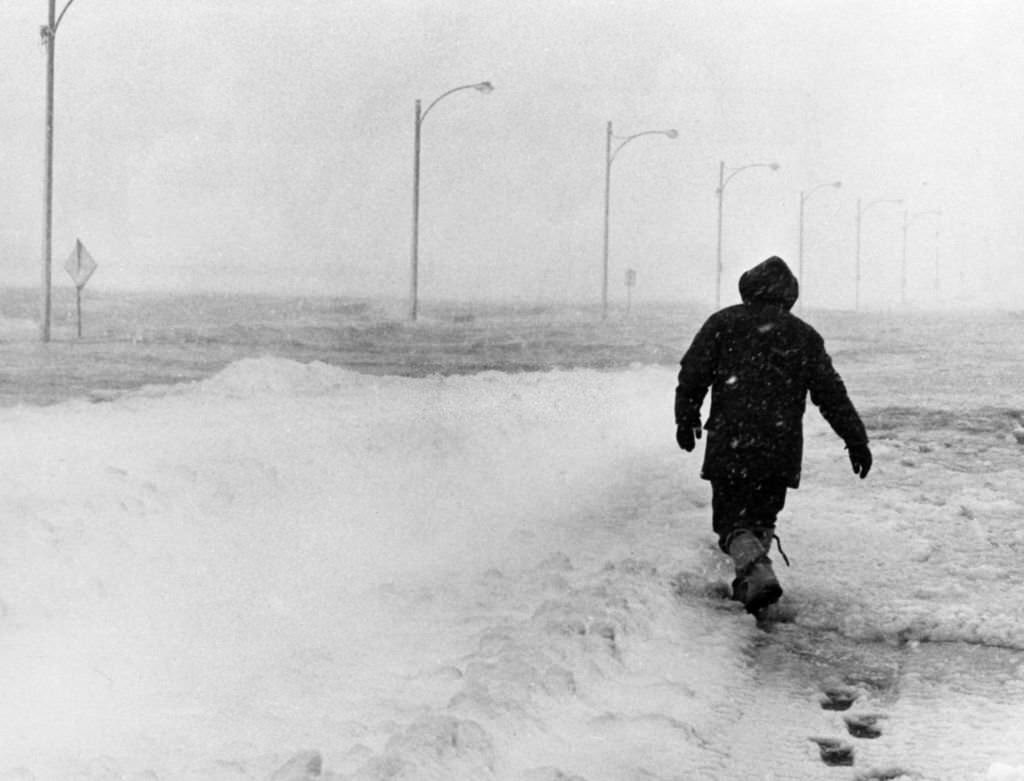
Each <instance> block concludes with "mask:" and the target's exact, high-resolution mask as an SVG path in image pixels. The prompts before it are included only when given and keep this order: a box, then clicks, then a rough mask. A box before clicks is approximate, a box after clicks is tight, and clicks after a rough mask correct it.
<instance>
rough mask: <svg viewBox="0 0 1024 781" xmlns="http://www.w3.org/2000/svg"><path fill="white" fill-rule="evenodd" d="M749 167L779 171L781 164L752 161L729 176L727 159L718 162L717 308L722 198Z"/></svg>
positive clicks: (719, 285) (717, 304)
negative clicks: (726, 189)
mask: <svg viewBox="0 0 1024 781" xmlns="http://www.w3.org/2000/svg"><path fill="white" fill-rule="evenodd" d="M748 168H771V169H772V170H773V171H778V170H779V164H778V163H750V164H749V165H742V166H740V167H739V168H734V169H732V171H731V172H730V173H729V175H728V176H726V175H725V161H721V162H720V163H719V164H718V190H716V192H717V193H718V253H717V262H716V264H715V309H718V308H719V307H720V306H721V305H722V199H723V196H724V195H725V186H726V185H727V184H729V182H730V180H731V179H732V178H733V177H734V176H736V174H738V173H739V172H740V171H746V170H747V169H748Z"/></svg>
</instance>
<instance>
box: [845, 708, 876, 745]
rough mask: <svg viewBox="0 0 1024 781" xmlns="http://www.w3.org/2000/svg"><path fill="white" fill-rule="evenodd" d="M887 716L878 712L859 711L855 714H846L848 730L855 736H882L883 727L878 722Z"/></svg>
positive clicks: (869, 737) (871, 737) (870, 737)
mask: <svg viewBox="0 0 1024 781" xmlns="http://www.w3.org/2000/svg"><path fill="white" fill-rule="evenodd" d="M884 718H885V716H883V715H881V714H878V713H858V714H856V715H853V716H844V717H843V720H844V721H845V722H846V729H847V731H848V732H849V733H850V734H851V735H852V736H853V737H855V738H868V739H873V738H880V737H882V728H881V727H879V726H878V722H879V721H881V720H882V719H884Z"/></svg>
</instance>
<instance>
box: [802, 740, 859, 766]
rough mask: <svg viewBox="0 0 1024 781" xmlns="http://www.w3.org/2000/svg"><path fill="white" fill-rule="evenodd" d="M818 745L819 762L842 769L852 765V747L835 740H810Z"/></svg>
mask: <svg viewBox="0 0 1024 781" xmlns="http://www.w3.org/2000/svg"><path fill="white" fill-rule="evenodd" d="M810 740H812V741H814V742H815V743H817V744H818V751H819V752H820V754H821V761H822V762H824V763H825V764H826V765H828V766H829V767H842V766H849V765H852V764H853V746H851V745H850V744H849V743H844V742H843V741H841V740H836V739H835V738H810Z"/></svg>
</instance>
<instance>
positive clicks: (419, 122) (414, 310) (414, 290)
mask: <svg viewBox="0 0 1024 781" xmlns="http://www.w3.org/2000/svg"><path fill="white" fill-rule="evenodd" d="M464 89H475V90H476V91H477V92H482V93H483V94H485V95H486V94H487V93H488V92H492V91H493V90H494V87H493V85H492V84H491V82H489V81H481V82H479V83H477V84H463V85H461V86H459V87H453V88H452V89H450V90H448V91H447V92H445V93H442V94H441V95H440V96H439V97H437V98H434V101H433V102H432V103H431V104H430V105H429V106H427V107H426V108H425V109H421V108H420V101H419V100H417V101H416V106H415V115H414V130H413V152H412V246H411V248H410V252H409V255H410V265H411V269H410V285H409V319H410V320H413V321H415V320H416V318H417V317H418V316H419V268H420V141H421V139H422V128H423V120H425V119H426V118H427V114H428V113H430V110H431V109H432V108H433V107H434V106H436V105H437V104H438V103H439V102H440V101H441V100H442V99H443V98H446V97H448V96H449V95H451V94H452V93H453V92H459V91H460V90H464Z"/></svg>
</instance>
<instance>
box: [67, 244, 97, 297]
mask: <svg viewBox="0 0 1024 781" xmlns="http://www.w3.org/2000/svg"><path fill="white" fill-rule="evenodd" d="M64 268H65V269H66V270H67V272H68V275H69V276H70V277H71V281H72V282H74V283H75V287H77V288H78V289H79V290H81V289H82V288H83V287H85V283H86V282H88V281H89V277H91V276H92V273H93V272H94V271H95V270H96V261H95V260H93V259H92V255H90V254H89V250H87V249H86V248H85V245H84V244H82V242H81V241H79V240H78V239H75V248H74V249H73V250H71V254H70V255H69V256H68V259H67V261H66V262H65V263H64Z"/></svg>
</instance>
